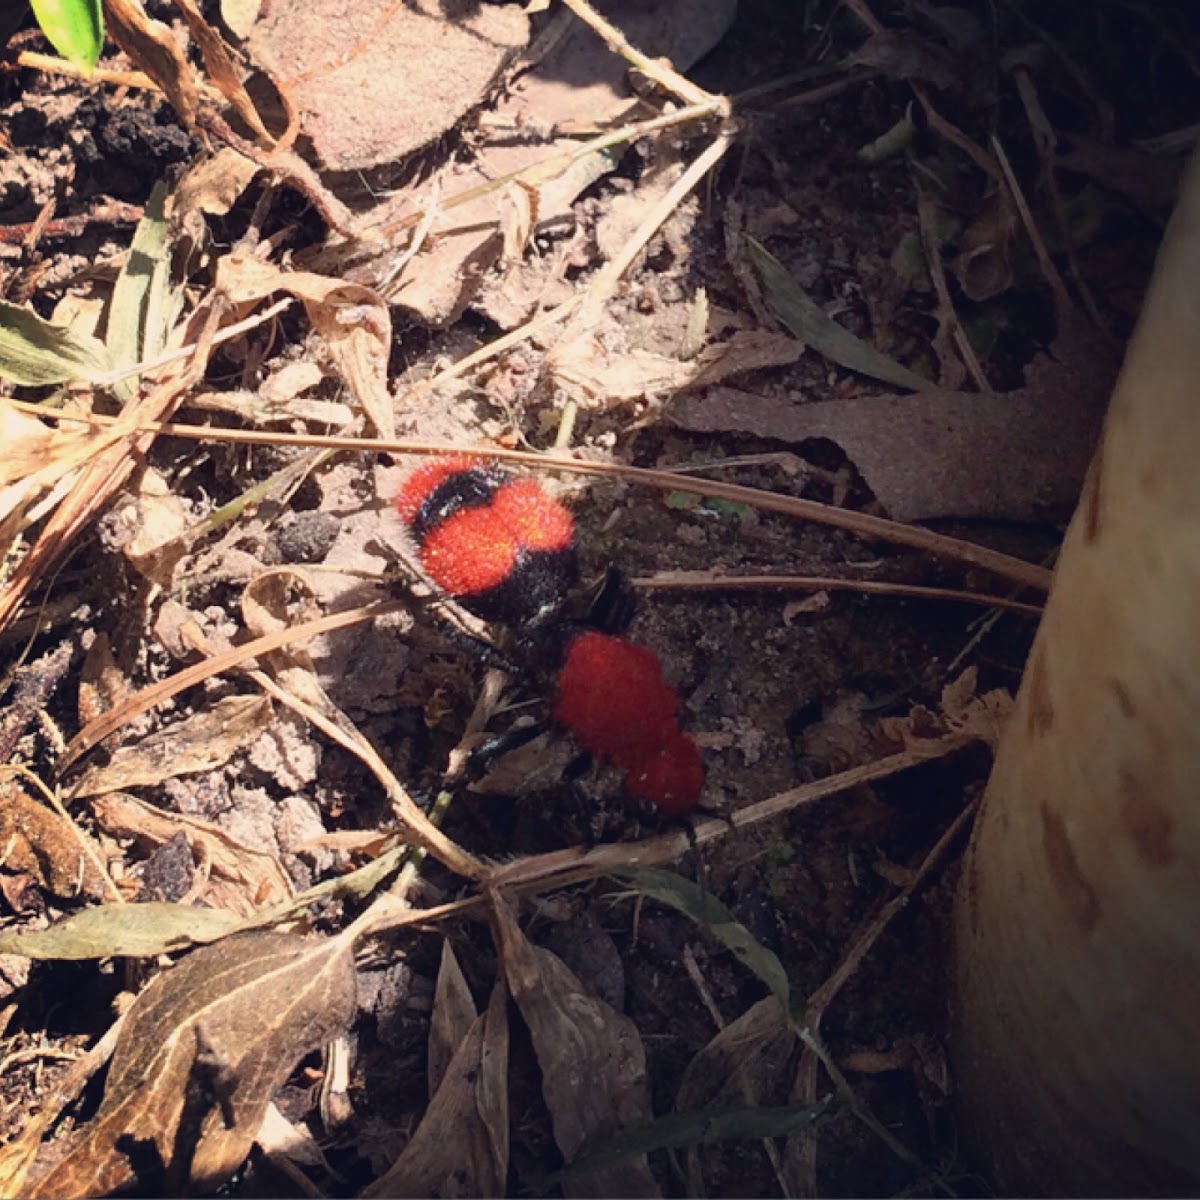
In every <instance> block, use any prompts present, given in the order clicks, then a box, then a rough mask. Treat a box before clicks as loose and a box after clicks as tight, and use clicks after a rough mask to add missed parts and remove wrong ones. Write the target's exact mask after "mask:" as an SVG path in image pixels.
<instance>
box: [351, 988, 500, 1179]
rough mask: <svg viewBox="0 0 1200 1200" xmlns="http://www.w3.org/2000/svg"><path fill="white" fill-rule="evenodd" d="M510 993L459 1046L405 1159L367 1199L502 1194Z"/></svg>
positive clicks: (495, 999)
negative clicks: (378, 1197) (377, 1197)
mask: <svg viewBox="0 0 1200 1200" xmlns="http://www.w3.org/2000/svg"><path fill="white" fill-rule="evenodd" d="M507 1007H508V992H507V989H506V988H505V987H504V984H503V983H502V982H498V983H497V984H496V986H495V988H494V989H493V990H492V998H491V1000H490V1002H489V1003H488V1007H487V1011H486V1012H484V1013H483V1014H482V1015H481V1016H479V1017H476V1018H475V1020H474V1021H472V1023H471V1025H470V1027H469V1028H468V1030H467V1034H466V1036H465V1037H464V1038H463V1039H462V1041H461V1042H460V1043H459V1045H458V1048H457V1050H456V1051H455V1053H454V1056H453V1058H451V1060H450V1063H449V1066H448V1067H447V1068H446V1072H445V1074H444V1076H443V1077H442V1081H441V1084H440V1085H439V1087H438V1089H437V1091H436V1092H435V1093H434V1096H433V1099H432V1100H431V1101H430V1102H429V1107H428V1109H426V1111H425V1116H424V1117H423V1118H422V1120H421V1124H420V1125H418V1126H417V1129H416V1132H415V1133H414V1134H413V1136H412V1138H411V1140H410V1141H409V1143H408V1145H406V1146H405V1147H404V1151H403V1153H402V1154H401V1155H400V1157H399V1159H397V1161H396V1162H395V1163H393V1164H392V1166H391V1167H390V1168H389V1169H388V1170H387V1171H386V1172H385V1173H384V1174H383V1175H382V1176H381V1177H380V1178H379V1179H377V1180H376V1181H375V1182H374V1183H373V1184H372V1185H371V1186H370V1187H368V1188H366V1189H365V1190H364V1191H363V1192H362V1193H361V1195H363V1196H364V1197H376V1196H503V1195H505V1194H506V1192H505V1185H506V1182H507V1178H508V1013H507Z"/></svg>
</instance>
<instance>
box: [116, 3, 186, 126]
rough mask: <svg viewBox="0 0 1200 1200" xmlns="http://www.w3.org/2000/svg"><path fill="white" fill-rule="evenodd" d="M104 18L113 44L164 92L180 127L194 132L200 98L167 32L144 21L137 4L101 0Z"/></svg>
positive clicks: (162, 26)
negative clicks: (180, 124)
mask: <svg viewBox="0 0 1200 1200" xmlns="http://www.w3.org/2000/svg"><path fill="white" fill-rule="evenodd" d="M104 15H105V17H106V18H107V26H108V32H109V34H110V35H111V36H112V39H113V41H114V42H116V43H117V45H118V46H120V47H121V49H122V50H124V51H125V53H126V54H128V55H129V57H130V58H131V59H132V60H133V62H134V63H135V64H136V65H137V66H138V67H140V68H141V70H143V71H145V72H146V74H147V75H149V76H150V78H151V79H153V80H154V82H155V83H157V84H158V86H159V87H160V88H162V90H163V91H164V92H166V94H167V98H168V99H169V100H170V101H171V104H172V105H173V106H174V108H175V111H176V112H177V113H178V114H179V118H180V120H181V121H183V123H184V125H185V126H187V128H188V129H192V128H194V127H195V124H196V111H197V109H198V108H199V106H200V95H199V92H198V90H197V88H196V80H195V77H194V75H193V72H192V68H191V66H190V65H189V64H188V61H187V57H186V56H185V55H184V53H183V51H182V50H181V49H180V47H179V44H178V42H176V40H175V37H174V35H173V34H172V33H171V30H170V29H169V28H168V27H167V26H166V25H164V24H163V23H162V22H161V21H153V20H151V19H150V18H149V17H147V16H146V14H145V12H144V11H143V10H142V7H141V5H140V4H139V3H138V0H104Z"/></svg>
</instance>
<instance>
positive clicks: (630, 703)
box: [395, 455, 704, 817]
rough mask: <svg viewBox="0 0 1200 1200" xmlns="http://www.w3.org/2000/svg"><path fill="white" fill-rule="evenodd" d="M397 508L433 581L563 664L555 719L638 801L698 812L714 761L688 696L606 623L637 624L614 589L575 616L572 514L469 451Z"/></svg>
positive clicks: (437, 469) (438, 462) (431, 474)
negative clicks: (685, 714) (703, 745)
mask: <svg viewBox="0 0 1200 1200" xmlns="http://www.w3.org/2000/svg"><path fill="white" fill-rule="evenodd" d="M395 504H396V509H397V511H398V512H399V514H400V517H401V519H402V520H403V521H404V523H405V525H406V526H407V527H408V529H409V532H410V534H411V535H412V538H413V541H414V543H415V544H416V549H417V552H418V555H419V558H420V561H421V565H422V566H423V567H424V568H425V571H426V572H427V573H428V575H429V577H430V578H431V579H432V581H433V582H434V583H435V584H436V585H437V586H438V587H440V588H442V589H443V590H444V591H445V592H446V593H448V594H449V595H450V596H452V597H454V599H455V600H457V601H458V603H459V604H461V605H462V607H463V608H464V609H466V610H467V611H468V612H470V613H473V614H474V615H475V616H477V617H480V618H481V619H483V620H485V621H491V622H497V623H500V624H503V625H506V626H508V627H509V628H510V629H512V630H513V631H514V632H515V634H516V641H517V644H518V645H519V646H520V647H521V648H522V650H523V652H524V656H525V657H530V658H535V659H540V660H541V661H542V662H547V661H548V662H549V663H550V664H551V666H552V668H553V670H554V676H555V696H554V703H553V706H552V709H551V715H552V717H553V719H554V721H555V722H556V723H557V724H559V725H560V726H562V727H563V728H564V729H566V730H568V731H569V732H570V733H571V734H573V735H574V737H575V739H576V741H578V743H579V744H580V746H582V747H583V749H584V750H586V751H588V752H590V753H591V754H594V755H595V756H596V757H598V758H601V759H604V760H606V761H608V762H610V763H612V764H613V765H614V766H616V767H617V768H619V769H620V771H621V772H622V773H623V775H624V779H625V786H626V789H627V790H628V792H629V794H630V795H631V796H632V797H634V798H635V799H636V800H639V801H642V802H644V803H646V804H648V805H650V806H652V807H653V808H654V809H656V810H657V812H658V813H659V814H660V815H662V816H664V817H678V816H682V815H683V814H685V813H688V812H690V811H691V810H692V809H693V808H694V807H695V806H696V804H697V802H698V801H699V799H700V793H701V791H702V790H703V787H704V765H703V762H702V761H701V757H700V750H699V748H698V747H697V745H696V743H695V742H694V741H693V740H692V739H691V738H690V737H689V736H688V735H687V734H686V733H684V732H683V731H682V730H681V729H680V727H679V697H678V696H677V695H676V693H675V691H674V689H673V688H672V687H671V686H670V684H668V683H667V682H666V680H665V679H664V678H663V672H662V664H661V662H660V661H659V659H658V656H657V655H656V654H655V653H654V652H653V651H652V650H648V649H647V648H646V647H644V646H638V645H636V644H635V643H633V642H631V641H629V640H628V639H626V638H624V637H621V636H619V635H618V634H617V633H615V632H612V631H611V629H609V630H608V631H606V630H604V629H602V628H596V626H597V625H603V624H609V625H612V624H619V625H621V626H622V627H623V626H624V625H627V624H628V620H629V618H630V616H631V615H632V613H631V611H630V608H631V606H630V605H629V604H628V603H627V602H623V599H622V597H621V595H620V589H618V588H614V587H612V586H609V587H607V588H606V589H603V590H602V593H601V596H602V597H603V600H601V601H599V602H596V603H594V604H593V606H592V610H591V613H590V615H589V617H588V618H586V619H585V620H584V621H578V620H571V619H569V618H568V617H566V616H565V608H566V601H567V599H568V596H569V595H570V593H571V591H572V589H573V588H574V587H575V585H576V584H577V583H578V579H579V568H578V561H577V547H576V535H575V522H574V519H573V518H572V516H571V513H570V512H569V511H568V509H567V508H566V507H564V506H563V505H562V504H561V503H560V502H559V501H557V500H555V499H554V498H553V497H552V496H551V495H550V494H549V493H548V492H546V491H545V489H544V488H543V487H542V486H541V484H540V483H538V481H537V480H535V479H531V478H526V477H521V476H517V475H514V474H512V473H511V472H510V471H508V470H506V469H505V468H504V467H502V466H501V465H500V464H499V463H496V462H494V461H491V460H488V459H483V458H477V457H474V456H469V455H452V456H448V457H444V458H435V459H432V460H431V461H429V462H427V463H425V464H423V465H422V466H420V467H418V468H417V469H416V470H415V471H413V473H412V474H411V475H409V477H408V478H407V479H406V480H405V482H404V484H403V485H402V486H401V488H400V491H399V493H398V494H397V496H396V500H395ZM610 583H611V577H610ZM614 593H616V594H617V599H616V601H615V602H614ZM606 607H607V609H608V611H607V612H604V611H603V610H604V609H605V608H606ZM598 614H599V615H598Z"/></svg>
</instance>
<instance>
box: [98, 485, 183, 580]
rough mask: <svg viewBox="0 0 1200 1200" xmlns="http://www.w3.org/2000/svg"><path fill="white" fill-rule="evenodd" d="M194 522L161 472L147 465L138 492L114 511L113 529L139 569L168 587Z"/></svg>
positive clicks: (150, 578) (128, 555) (122, 547)
mask: <svg viewBox="0 0 1200 1200" xmlns="http://www.w3.org/2000/svg"><path fill="white" fill-rule="evenodd" d="M194 525H195V522H194V521H193V519H192V516H191V513H190V511H189V509H188V506H187V504H185V503H184V501H183V499H182V498H181V497H180V496H177V495H176V494H175V493H174V492H173V491H172V490H171V485H170V484H169V483H168V482H167V480H166V478H165V477H164V476H163V475H162V473H161V472H159V471H156V470H155V469H154V468H153V467H148V468H147V469H146V470H145V471H143V472H142V475H141V478H140V479H139V480H138V481H137V492H136V493H135V494H134V495H133V496H131V497H130V498H129V500H128V502H127V503H126V504H124V505H121V506H120V507H118V508H117V509H116V511H115V512H114V513H113V522H112V526H111V529H110V532H111V533H112V534H113V536H114V537H115V539H116V540H118V541H121V543H122V544H121V549H122V550H123V551H124V552H125V556H126V558H128V559H129V561H130V562H131V563H132V564H133V565H134V567H136V568H137V570H139V571H140V572H141V573H142V574H143V575H145V576H146V578H147V579H149V580H150V581H151V582H152V583H156V584H158V585H159V587H162V588H169V587H170V586H171V584H172V583H173V581H174V574H175V567H176V566H177V565H178V563H179V560H180V559H181V558H182V557H183V556H184V554H185V553H187V550H188V547H189V544H190V541H191V539H190V538H189V537H188V534H189V533H190V531H191V530H192V528H193V526H194Z"/></svg>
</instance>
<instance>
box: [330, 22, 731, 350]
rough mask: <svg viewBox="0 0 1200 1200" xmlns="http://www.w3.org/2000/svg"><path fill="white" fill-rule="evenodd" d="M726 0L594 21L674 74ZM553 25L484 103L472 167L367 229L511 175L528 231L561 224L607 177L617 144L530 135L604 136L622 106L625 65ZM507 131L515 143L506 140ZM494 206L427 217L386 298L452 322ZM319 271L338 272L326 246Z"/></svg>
mask: <svg viewBox="0 0 1200 1200" xmlns="http://www.w3.org/2000/svg"><path fill="white" fill-rule="evenodd" d="M735 10H736V0H659V2H658V3H655V4H653V5H647V4H644V3H641V2H640V0H615V2H612V3H609V4H607V5H606V6H605V15H606V17H607V18H608V19H609V20H610V21H612V22H613V23H615V24H616V25H617V26H618V27H619V28H620V29H621V31H622V33H623V34H624V35H625V37H626V38H627V39H628V40H629V41H630V42H631V43H632V44H633V45H635V46H637V47H638V48H639V49H640V50H642V51H643V52H645V53H647V54H650V55H654V56H661V57H665V58H668V59H670V60H671V62H672V63H673V64H674V66H675V67H676V69H678V70H686V69H687V68H688V67H689V66H690V65H691V64H692V63H693V62H695V61H696V60H697V59H698V58H700V57H701V56H702V55H704V54H706V53H708V51H709V50H711V49H712V48H713V46H715V45H716V43H717V42H718V41H720V39H721V38H722V37H723V36H724V33H725V30H726V29H727V28H728V27H729V24H730V22H731V21H732V20H733V15H734V12H735ZM560 17H562V18H565V22H564V26H563V27H562V28H561V29H560V30H559V36H557V37H556V38H554V39H553V40H552V41H551V45H550V48H549V49H548V50H547V51H546V52H545V54H544V55H543V56H542V57H540V58H539V60H538V61H537V63H536V65H534V66H533V67H532V69H531V70H529V71H526V72H525V73H524V74H522V75H520V76H519V77H518V78H517V79H516V80H515V81H514V82H513V83H512V84H511V85H510V86H509V88H508V89H507V90H506V93H505V95H504V98H503V99H501V100H500V101H499V103H497V104H496V105H495V108H494V112H493V115H492V117H491V119H490V120H489V125H490V126H491V127H493V128H495V129H497V130H500V131H501V136H500V137H498V138H497V139H496V140H495V142H494V143H493V144H485V145H482V146H480V147H479V148H478V149H477V150H476V159H477V161H476V163H475V164H473V165H469V166H468V165H463V164H460V163H455V164H451V165H449V166H447V167H446V168H444V169H443V170H442V171H441V172H440V173H439V174H438V175H437V176H436V177H435V182H434V183H433V184H430V183H424V184H421V185H419V186H413V187H410V188H405V189H403V190H402V191H401V192H399V193H397V194H396V195H395V196H394V197H393V198H392V199H391V200H390V201H389V202H388V204H387V206H386V207H381V208H380V209H379V210H377V211H376V213H375V214H373V216H372V225H373V226H375V225H376V224H378V225H379V226H380V227H382V228H387V227H389V226H390V225H392V224H394V223H395V222H396V221H397V220H398V219H400V218H401V217H405V216H409V217H411V216H414V215H415V214H418V213H424V212H426V210H427V207H428V204H429V196H430V195H431V194H436V195H438V196H440V197H442V198H453V197H455V196H458V195H462V194H464V193H466V192H468V191H471V190H472V189H475V188H478V187H484V186H486V185H488V184H489V183H490V182H491V181H493V180H496V179H500V178H507V177H508V176H510V175H512V174H513V173H514V172H518V171H521V172H528V174H527V175H526V176H525V177H524V178H525V180H526V183H527V184H528V185H529V187H530V191H531V194H532V195H534V196H536V199H535V201H534V203H533V212H534V217H535V221H536V227H537V228H538V229H549V228H552V227H559V228H561V226H562V224H563V223H564V222H571V221H573V220H574V218H573V215H572V212H571V205H572V204H573V203H574V202H575V200H576V199H577V198H578V196H579V194H580V193H581V192H582V191H583V190H584V189H585V188H587V187H589V186H590V185H591V184H593V183H595V182H596V180H597V179H599V178H601V177H602V176H604V175H606V174H607V173H608V172H610V171H611V170H612V169H613V168H614V167H615V166H616V164H617V162H618V161H619V160H620V157H621V155H622V153H623V148H616V149H610V150H605V151H600V152H596V153H593V154H589V155H587V156H586V157H584V158H581V159H574V158H573V155H574V154H575V152H576V151H578V149H579V139H578V137H576V136H572V135H571V134H568V133H564V134H562V135H561V136H550V135H547V136H545V137H544V140H540V141H539V140H537V139H536V137H534V136H533V135H534V133H535V131H537V130H540V129H550V128H557V129H559V130H564V131H565V130H569V129H571V128H572V127H576V128H579V127H582V128H586V129H589V130H590V129H604V128H607V127H610V126H612V125H615V124H617V123H619V121H620V119H621V116H622V114H623V113H624V112H625V111H627V110H628V109H629V106H630V102H631V101H632V100H633V99H634V97H633V95H632V93H631V91H630V89H629V87H628V84H627V73H628V64H627V63H626V62H625V61H624V59H622V58H620V57H619V56H618V55H616V54H613V53H612V52H611V51H610V50H609V49H608V47H607V46H605V45H604V43H603V42H602V41H601V40H600V39H599V38H598V37H597V36H596V35H595V34H594V33H593V32H592V30H590V29H589V28H588V27H587V26H586V25H584V24H583V23H582V22H581V21H577V20H575V19H574V17H573V16H571V17H568V16H567V15H566V14H560ZM510 129H523V130H526V131H527V136H526V137H523V138H520V139H514V138H512V137H510V136H508V133H507V131H508V130H510ZM499 220H500V206H499V205H498V204H497V201H496V197H495V195H493V194H486V195H483V196H481V197H479V198H478V199H476V200H473V201H470V202H469V203H467V204H463V205H458V206H454V207H446V208H444V211H440V212H437V213H436V214H435V219H434V220H433V222H432V224H431V226H430V233H431V234H432V235H433V236H432V237H430V238H427V239H426V242H425V244H424V247H423V248H422V250H421V252H420V253H419V254H417V255H416V256H415V257H414V258H413V259H412V260H411V261H410V262H408V263H407V264H406V265H405V266H404V269H403V270H402V271H401V272H400V274H399V276H398V278H396V279H394V281H393V282H392V284H391V285H390V286H389V288H388V289H386V291H387V296H388V299H389V300H391V301H392V302H394V303H395V304H398V305H400V306H402V307H403V308H405V309H406V310H408V311H409V312H411V313H413V314H414V315H416V316H417V317H419V318H420V319H421V320H422V321H425V322H426V323H427V324H430V325H433V326H439V327H440V326H443V325H446V324H448V323H450V322H452V321H454V320H456V319H457V318H458V317H459V316H460V315H461V314H462V312H463V310H464V309H465V308H466V307H467V305H468V304H470V303H471V302H472V300H474V299H475V297H476V296H477V295H478V293H479V290H480V287H481V286H482V284H483V282H484V280H485V279H486V278H487V276H488V273H489V271H491V269H492V268H493V267H494V266H495V265H496V263H497V261H498V260H499V259H500V257H501V255H502V254H503V253H504V249H505V245H504V238H503V237H502V236H501V234H500V233H499V228H498V225H499ZM328 253H329V254H330V255H331V256H332V261H331V262H330V265H329V266H328V267H324V268H323V269H327V270H329V271H330V272H331V273H334V272H336V273H338V274H342V273H344V270H345V267H344V264H342V263H339V262H338V259H337V256H338V253H339V251H338V249H337V248H336V247H331V248H330V250H329V252H328ZM395 261H396V260H395V254H394V252H389V253H388V254H386V255H384V256H381V257H379V258H377V259H372V260H368V261H364V262H360V263H356V264H355V265H354V267H353V268H351V270H350V277H352V278H358V279H361V280H362V281H363V282H365V283H372V284H378V285H379V286H383V281H384V280H385V279H387V280H392V277H393V276H394V273H395Z"/></svg>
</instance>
